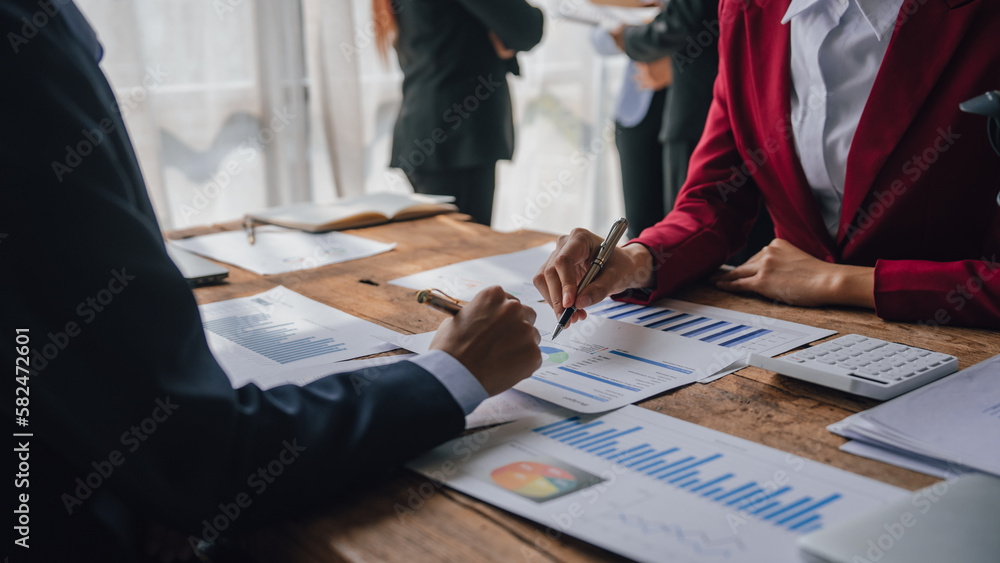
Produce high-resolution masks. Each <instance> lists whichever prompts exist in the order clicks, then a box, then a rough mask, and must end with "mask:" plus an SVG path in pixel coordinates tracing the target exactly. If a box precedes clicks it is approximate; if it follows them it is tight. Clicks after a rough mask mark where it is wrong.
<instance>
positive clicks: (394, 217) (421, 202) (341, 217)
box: [247, 193, 458, 233]
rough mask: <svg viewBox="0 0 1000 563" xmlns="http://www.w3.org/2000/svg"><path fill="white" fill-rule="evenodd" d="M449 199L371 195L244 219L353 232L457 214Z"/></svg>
mask: <svg viewBox="0 0 1000 563" xmlns="http://www.w3.org/2000/svg"><path fill="white" fill-rule="evenodd" d="M454 200H455V198H454V197H451V196H436V195H424V194H397V193H374V194H366V195H362V196H358V197H352V198H347V199H342V200H340V201H337V202H334V203H293V204H291V205H284V206H281V207H274V208H272V209H267V210H265V211H260V212H257V213H248V214H247V218H249V219H252V220H253V221H254V222H257V223H266V224H271V225H279V226H282V227H288V228H290V229H300V230H303V231H308V232H310V233H318V232H323V231H339V230H343V229H356V228H359V227H367V226H370V225H379V224H382V223H389V222H391V221H404V220H407V219H417V218H419V217H428V216H430V215H437V214H439V213H450V212H452V211H457V210H458V208H457V207H455V205H454V204H452V203H451V202H452V201H454Z"/></svg>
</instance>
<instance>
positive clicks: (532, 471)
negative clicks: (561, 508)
mask: <svg viewBox="0 0 1000 563" xmlns="http://www.w3.org/2000/svg"><path fill="white" fill-rule="evenodd" d="M490 478H492V479H493V482H494V483H496V484H497V485H500V486H501V487H503V488H505V489H507V490H508V491H511V492H513V493H517V494H519V495H521V496H523V497H527V498H530V499H534V500H539V499H545V498H548V497H552V496H557V495H560V494H564V493H567V492H569V491H572V490H573V489H575V488H576V486H577V481H576V477H575V476H574V475H573V474H572V473H570V472H569V471H566V470H565V469H560V468H558V467H555V466H552V465H548V464H545V463H538V462H535V461H517V462H514V463H509V464H507V465H504V466H503V467H498V468H496V469H494V470H493V471H492V472H491V473H490Z"/></svg>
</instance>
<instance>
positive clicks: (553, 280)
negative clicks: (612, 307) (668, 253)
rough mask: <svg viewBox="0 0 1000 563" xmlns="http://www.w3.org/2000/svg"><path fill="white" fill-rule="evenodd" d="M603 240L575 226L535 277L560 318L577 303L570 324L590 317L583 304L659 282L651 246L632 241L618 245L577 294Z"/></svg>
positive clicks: (535, 280) (560, 238) (557, 245)
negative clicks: (628, 243)
mask: <svg viewBox="0 0 1000 563" xmlns="http://www.w3.org/2000/svg"><path fill="white" fill-rule="evenodd" d="M602 242H604V239H602V238H601V237H600V236H598V235H595V234H594V233H592V232H590V231H588V230H586V229H573V232H572V233H570V234H569V235H563V236H561V237H559V240H558V242H557V243H556V250H555V252H553V253H552V255H551V256H549V259H548V260H546V261H545V264H543V265H542V267H541V269H539V270H538V273H537V274H535V278H534V280H532V281H533V282H534V284H535V288H537V289H538V291H539V292H540V293H541V294H542V297H543V298H545V301H546V302H547V303H548V304H549V305H551V306H552V310H553V311H554V312H555V314H556V317H557V318H558V317H560V316H562V313H563V310H564V309H566V308H568V307H570V306H573V305H576V307H577V311H576V313H574V314H573V317H572V318H571V319H570V322H569V324H573V323H575V322H576V321H582V320H583V319H585V318H587V312H586V311H584V310H583V308H584V307H589V306H591V305H593V304H594V303H598V302H600V301H601V300H602V299H604V298H605V297H607V296H608V295H614V294H616V293H621V292H622V291H625V290H626V289H629V288H633V287H654V286H655V285H656V278H655V277H654V276H653V257H652V255H651V254H650V253H649V250H648V249H647V248H646V247H645V246H642V245H641V244H631V245H628V246H625V247H620V248H616V249H615V251H614V252H612V253H611V256H610V257H609V258H608V262H607V264H605V265H604V268H603V269H602V270H601V273H600V274H598V275H597V277H596V278H594V280H593V281H592V282H591V283H590V285H588V286H587V287H586V289H584V290H583V293H581V294H580V295H577V293H576V288H577V285H579V283H580V280H582V279H583V277H584V276H585V275H586V274H587V270H589V269H590V264H591V263H592V262H593V261H594V257H595V256H596V255H597V250H598V249H599V248H600V246H601V243H602ZM567 326H569V325H567Z"/></svg>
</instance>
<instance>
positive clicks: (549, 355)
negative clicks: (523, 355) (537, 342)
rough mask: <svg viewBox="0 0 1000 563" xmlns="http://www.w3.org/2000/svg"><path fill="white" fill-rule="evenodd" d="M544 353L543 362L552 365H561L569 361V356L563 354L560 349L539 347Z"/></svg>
mask: <svg viewBox="0 0 1000 563" xmlns="http://www.w3.org/2000/svg"><path fill="white" fill-rule="evenodd" d="M539 349H540V350H541V351H542V356H543V358H542V361H543V362H548V363H550V364H561V363H563V362H565V361H566V360H568V359H569V354H567V353H566V352H563V351H562V350H560V349H559V348H552V347H549V346H539Z"/></svg>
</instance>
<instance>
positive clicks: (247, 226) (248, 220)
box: [243, 215, 257, 244]
mask: <svg viewBox="0 0 1000 563" xmlns="http://www.w3.org/2000/svg"><path fill="white" fill-rule="evenodd" d="M254 223H255V222H254V220H253V217H251V216H249V215H247V216H246V217H244V218H243V230H244V231H246V232H247V242H249V243H250V244H253V243H255V242H257V231H256V230H255V228H254Z"/></svg>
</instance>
